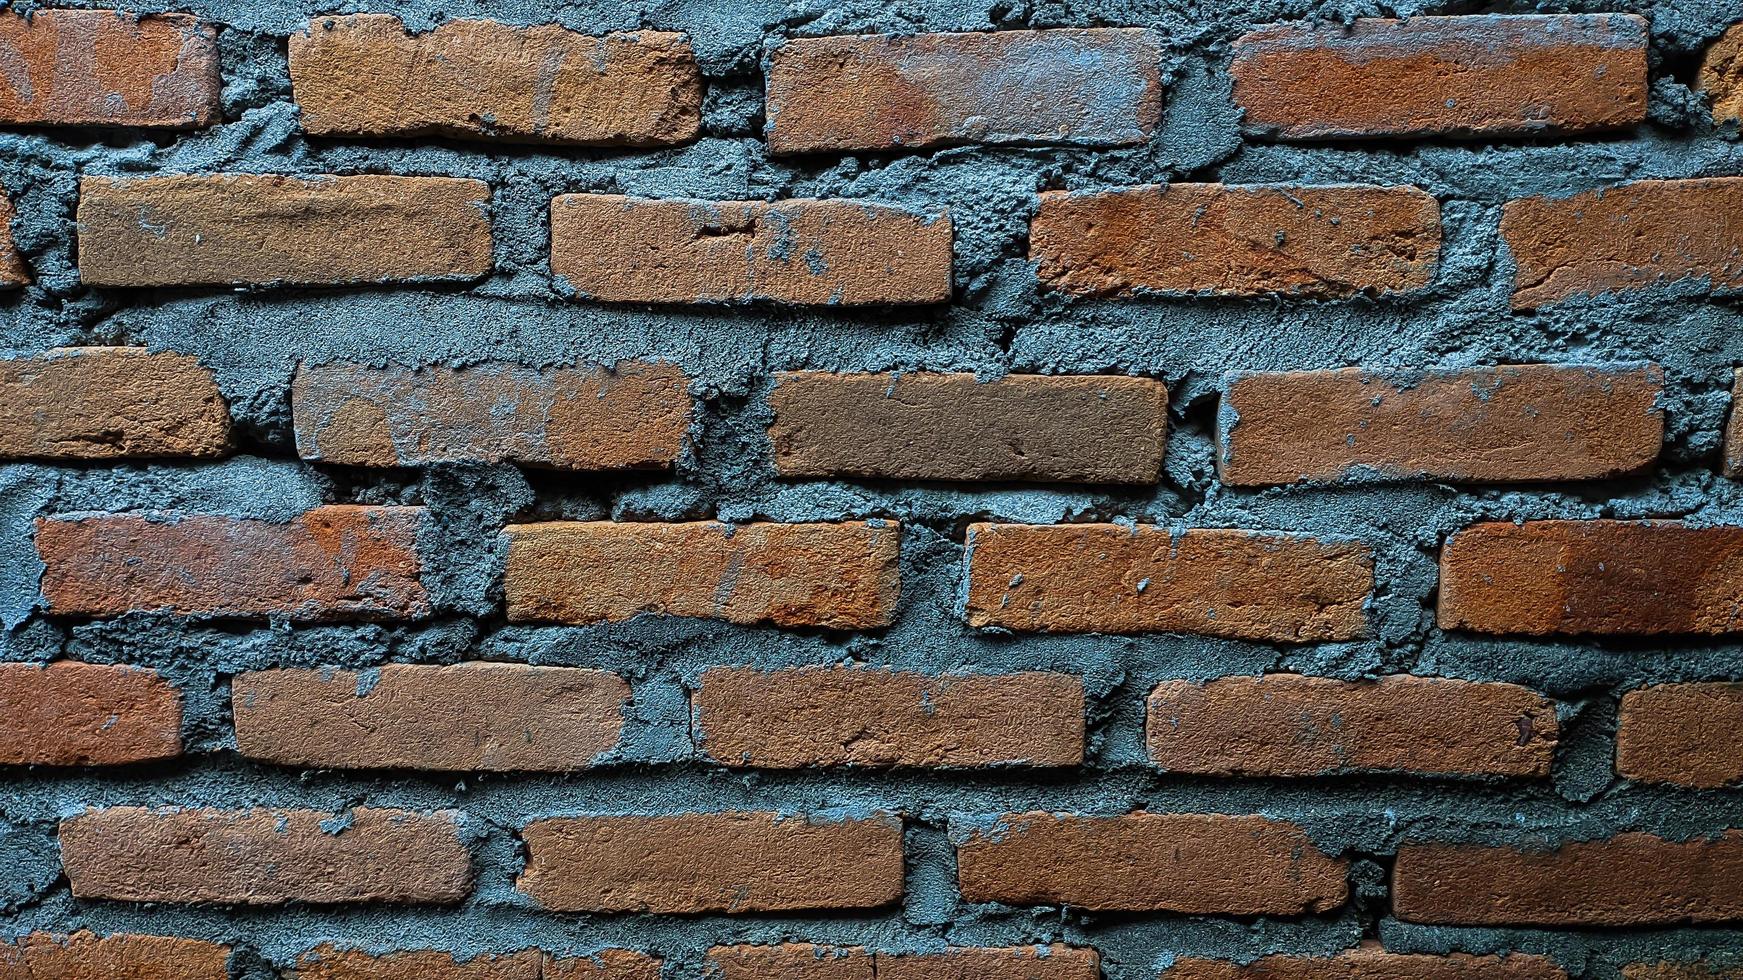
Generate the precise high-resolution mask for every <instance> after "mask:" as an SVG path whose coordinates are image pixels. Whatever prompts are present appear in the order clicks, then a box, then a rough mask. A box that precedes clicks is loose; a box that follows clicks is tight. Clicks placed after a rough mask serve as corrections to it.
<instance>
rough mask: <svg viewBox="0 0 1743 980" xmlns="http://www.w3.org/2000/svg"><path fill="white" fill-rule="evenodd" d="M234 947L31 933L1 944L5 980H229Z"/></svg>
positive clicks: (194, 941) (0, 965)
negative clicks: (231, 953) (231, 950)
mask: <svg viewBox="0 0 1743 980" xmlns="http://www.w3.org/2000/svg"><path fill="white" fill-rule="evenodd" d="M229 961H230V947H228V946H219V945H217V944H216V943H207V942H201V941H200V940H197V939H178V938H173V937H170V936H135V935H128V934H116V935H112V936H102V937H99V936H97V935H95V934H93V933H90V932H75V933H73V934H72V935H70V936H56V935H51V934H49V933H46V932H33V933H31V934H30V935H28V936H24V937H22V938H20V939H18V940H15V941H12V942H10V943H0V977H4V978H6V980H38V978H40V980H229V977H230V967H229Z"/></svg>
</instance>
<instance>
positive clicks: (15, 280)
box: [0, 194, 30, 290]
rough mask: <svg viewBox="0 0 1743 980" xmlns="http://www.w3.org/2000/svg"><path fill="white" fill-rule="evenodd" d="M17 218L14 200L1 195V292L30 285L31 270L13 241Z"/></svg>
mask: <svg viewBox="0 0 1743 980" xmlns="http://www.w3.org/2000/svg"><path fill="white" fill-rule="evenodd" d="M15 217H17V212H15V211H14V210H13V207H12V200H11V199H10V198H8V197H7V196H6V195H5V194H0V290H3V289H11V288H12V287H14V286H28V285H30V269H29V267H27V266H26V265H25V264H24V259H23V257H21V256H20V255H19V254H18V246H17V245H15V244H14V243H13V241H12V219H13V218H15Z"/></svg>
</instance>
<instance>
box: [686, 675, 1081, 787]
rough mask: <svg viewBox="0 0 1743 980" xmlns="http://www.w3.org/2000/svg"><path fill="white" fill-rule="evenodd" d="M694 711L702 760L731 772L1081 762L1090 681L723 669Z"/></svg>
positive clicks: (701, 691)
mask: <svg viewBox="0 0 1743 980" xmlns="http://www.w3.org/2000/svg"><path fill="white" fill-rule="evenodd" d="M693 710H694V718H695V723H694V725H693V728H694V731H695V733H696V736H697V740H698V742H699V744H700V745H701V747H702V749H703V750H704V751H705V752H707V753H708V754H709V755H710V756H712V757H713V758H715V759H718V760H719V761H721V762H724V763H726V764H727V765H732V766H751V767H756V768H763V769H793V768H800V767H804V766H843V765H847V766H925V767H971V766H991V765H1000V764H1019V765H1037V766H1074V765H1077V764H1078V763H1079V762H1081V761H1083V729H1084V703H1083V682H1082V681H1081V680H1079V679H1078V678H1076V677H1071V676H1069V675H1065V674H1043V673H1023V674H962V675H954V676H945V677H929V676H926V675H923V674H916V673H906V672H903V673H898V672H894V671H887V670H872V669H863V668H856V667H801V668H797V669H792V670H780V671H760V670H753V669H749V668H739V667H717V668H715V669H713V670H709V671H707V672H706V673H704V674H703V675H702V684H701V686H700V687H699V688H698V689H697V691H696V695H695V699H694V709H693Z"/></svg>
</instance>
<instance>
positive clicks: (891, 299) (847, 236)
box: [551, 194, 951, 306]
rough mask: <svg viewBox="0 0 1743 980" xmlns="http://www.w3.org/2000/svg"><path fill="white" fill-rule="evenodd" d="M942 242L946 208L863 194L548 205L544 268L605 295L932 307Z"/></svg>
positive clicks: (582, 293) (943, 264) (941, 296)
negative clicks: (927, 208) (924, 210)
mask: <svg viewBox="0 0 1743 980" xmlns="http://www.w3.org/2000/svg"><path fill="white" fill-rule="evenodd" d="M950 246H951V231H950V219H949V218H948V217H947V216H945V215H942V214H934V215H922V214H916V213H914V212H912V211H907V210H904V209H901V208H895V207H888V206H884V205H877V204H868V203H865V202H862V201H850V200H827V201H805V200H787V201H776V202H774V203H763V202H760V201H690V200H648V199H645V198H635V197H621V196H618V195H615V194H564V195H561V196H559V197H557V198H556V199H554V200H553V201H552V202H551V272H552V274H553V275H555V276H556V277H557V280H558V282H559V283H561V284H563V285H565V286H567V287H568V288H570V289H572V290H574V291H575V293H576V295H578V296H579V297H580V298H582V299H594V300H603V301H606V302H614V303H733V302H744V301H752V300H767V301H771V302H776V303H797V304H811V305H819V304H827V305H841V306H865V305H878V304H896V305H900V304H913V303H942V302H944V301H946V300H948V299H949V298H950Z"/></svg>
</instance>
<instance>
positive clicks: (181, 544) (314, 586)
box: [36, 504, 430, 622]
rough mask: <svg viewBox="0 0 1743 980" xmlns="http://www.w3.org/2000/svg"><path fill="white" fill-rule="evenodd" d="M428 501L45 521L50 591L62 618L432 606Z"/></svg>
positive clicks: (42, 534) (373, 615)
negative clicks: (425, 573)
mask: <svg viewBox="0 0 1743 980" xmlns="http://www.w3.org/2000/svg"><path fill="white" fill-rule="evenodd" d="M423 514H424V510H423V508H421V507H360V506H353V505H345V504H336V505H330V506H325V507H316V508H314V509H313V510H309V511H307V512H305V513H303V514H301V515H300V516H298V517H297V518H296V519H294V520H292V521H290V522H289V523H285V524H279V523H274V522H271V521H264V520H249V519H243V518H235V517H220V516H208V515H201V514H194V515H177V514H164V515H135V514H101V515H97V516H93V517H53V518H45V519H41V520H38V521H37V524H36V550H37V553H38V554H39V555H40V556H41V558H42V562H43V564H44V565H45V566H46V567H45V568H44V570H43V573H42V594H43V597H44V598H45V599H47V600H48V606H49V609H50V611H51V612H53V613H55V614H57V615H64V616H119V615H122V614H124V613H128V612H133V611H136V610H137V611H161V612H171V613H176V614H178V615H189V616H237V617H245V618H258V617H276V618H282V619H287V620H292V621H302V622H324V621H332V620H341V619H405V618H412V617H417V616H422V615H424V614H426V613H427V612H428V611H429V608H430V607H429V598H428V596H427V594H426V593H425V592H424V587H423V585H422V584H421V583H420V581H419V577H420V575H421V573H422V565H421V562H420V561H419V558H418V551H417V537H418V531H419V528H420V527H421V526H422V523H423Z"/></svg>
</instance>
